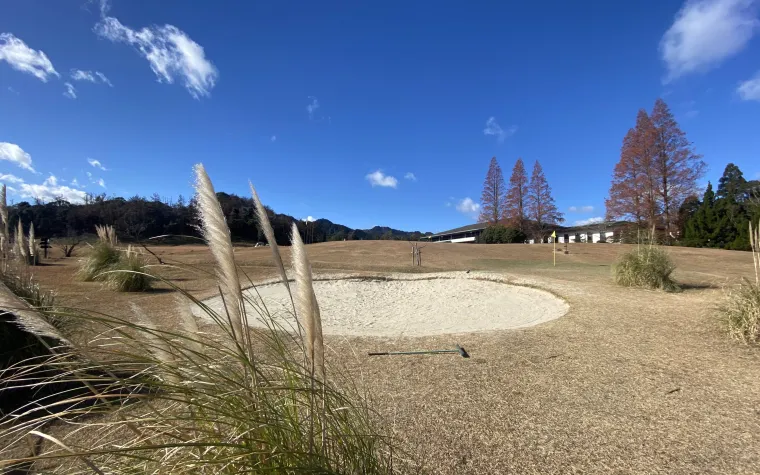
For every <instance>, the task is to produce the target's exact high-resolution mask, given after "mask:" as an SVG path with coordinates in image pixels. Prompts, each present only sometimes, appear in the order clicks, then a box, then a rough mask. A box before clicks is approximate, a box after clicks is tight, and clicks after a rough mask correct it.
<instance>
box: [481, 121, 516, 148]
mask: <svg viewBox="0 0 760 475" xmlns="http://www.w3.org/2000/svg"><path fill="white" fill-rule="evenodd" d="M515 132H517V126H516V125H512V126H510V127H507V129H506V130H504V129H502V128H501V126H500V125H499V123H498V122H496V117H489V118H488V120H486V128H485V129H483V135H493V136H494V137H496V139H497V140H498V141H499V142H503V141H504V140H505V139H506V138H507V137H511V136H513V135H514V134H515Z"/></svg>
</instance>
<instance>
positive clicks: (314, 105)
mask: <svg viewBox="0 0 760 475" xmlns="http://www.w3.org/2000/svg"><path fill="white" fill-rule="evenodd" d="M309 99H311V102H310V103H309V104H308V105H307V106H306V112H308V113H309V119H314V113H315V112H317V109H319V101H318V100H317V98H316V97H314V96H309ZM328 102H329V101H328Z"/></svg>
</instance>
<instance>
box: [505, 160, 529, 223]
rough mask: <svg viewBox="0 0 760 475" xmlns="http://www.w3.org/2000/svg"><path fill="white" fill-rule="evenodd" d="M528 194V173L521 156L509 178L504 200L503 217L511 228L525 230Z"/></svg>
mask: <svg viewBox="0 0 760 475" xmlns="http://www.w3.org/2000/svg"><path fill="white" fill-rule="evenodd" d="M527 196H528V174H527V173H526V172H525V164H524V163H523V161H522V158H518V159H517V162H515V167H514V168H513V169H512V176H511V177H510V178H509V188H508V189H507V196H506V200H505V203H504V205H505V208H504V218H505V219H506V220H507V221H508V222H509V225H510V226H512V227H513V228H516V229H519V230H520V231H523V232H525V224H526V223H525V212H526V210H525V201H526V198H527Z"/></svg>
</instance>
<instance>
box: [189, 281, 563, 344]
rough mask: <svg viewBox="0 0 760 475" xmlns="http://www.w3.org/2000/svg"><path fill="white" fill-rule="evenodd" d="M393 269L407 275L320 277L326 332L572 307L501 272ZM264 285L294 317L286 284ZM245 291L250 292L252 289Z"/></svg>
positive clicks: (523, 323) (497, 321)
mask: <svg viewBox="0 0 760 475" xmlns="http://www.w3.org/2000/svg"><path fill="white" fill-rule="evenodd" d="M394 277H396V278H398V279H400V280H362V279H357V278H350V279H345V278H344V279H341V280H323V281H316V282H314V291H315V292H316V294H317V300H318V301H319V307H320V309H321V314H322V326H323V329H324V333H326V334H337V335H366V336H423V335H435V334H444V333H468V332H481V331H489V330H504V329H509V328H520V327H527V326H531V325H537V324H539V323H543V322H546V321H549V320H554V319H556V318H559V317H561V316H562V315H564V314H565V313H567V311H568V305H567V304H566V303H565V302H564V301H563V300H561V299H559V298H557V297H555V296H553V295H552V294H550V293H548V292H544V291H541V290H536V289H532V288H528V287H519V286H514V285H509V284H506V283H505V281H504V279H503V278H499V277H490V278H493V279H498V280H500V281H499V282H495V281H485V280H478V279H476V278H475V277H477V276H476V275H473V274H464V273H446V274H430V275H427V276H425V275H406V276H403V275H398V276H394ZM480 278H483V276H482V275H481V276H480ZM291 286H294V284H292V283H291ZM257 290H258V293H259V294H260V295H261V298H262V299H263V301H264V303H265V304H266V306H267V308H268V309H269V311H270V313H271V314H272V315H274V316H276V318H283V319H285V323H284V324H285V325H291V323H287V322H288V321H290V322H292V321H293V320H292V317H291V313H292V310H291V304H290V299H289V297H288V294H287V291H286V290H285V286H284V285H282V284H267V285H259V286H257ZM246 293H247V294H248V295H251V291H250V290H248V291H246ZM253 295H255V294H253ZM204 303H205V304H206V305H208V306H209V307H211V308H212V309H214V310H216V311H217V312H220V311H221V310H222V304H221V299H220V298H219V297H214V298H211V299H208V300H206V301H205V302H204ZM195 310H196V311H195V313H196V315H198V316H200V317H202V318H206V319H208V318H209V317H208V315H206V314H204V313H203V312H201V311H200V309H195ZM255 314H256V312H255V311H253V312H250V313H249V315H255ZM251 324H252V325H261V324H262V323H261V322H258V321H252V322H251Z"/></svg>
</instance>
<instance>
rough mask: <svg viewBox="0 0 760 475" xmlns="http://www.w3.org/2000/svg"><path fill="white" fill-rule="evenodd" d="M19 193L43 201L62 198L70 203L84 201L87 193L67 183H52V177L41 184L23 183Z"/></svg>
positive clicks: (24, 196) (23, 196) (21, 195)
mask: <svg viewBox="0 0 760 475" xmlns="http://www.w3.org/2000/svg"><path fill="white" fill-rule="evenodd" d="M18 195H19V196H20V197H22V198H34V199H39V200H41V201H54V200H57V199H59V198H62V199H64V200H66V201H68V202H70V203H82V202H83V201H84V199H85V197H86V196H87V193H85V192H84V191H82V190H77V189H74V188H69V187H68V186H65V185H58V184H51V183H50V178H48V179H47V180H45V182H43V183H42V184H39V185H38V184H29V183H22V184H21V185H20V187H19V189H18Z"/></svg>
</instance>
